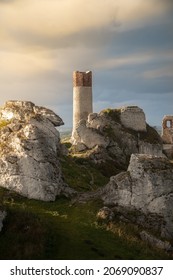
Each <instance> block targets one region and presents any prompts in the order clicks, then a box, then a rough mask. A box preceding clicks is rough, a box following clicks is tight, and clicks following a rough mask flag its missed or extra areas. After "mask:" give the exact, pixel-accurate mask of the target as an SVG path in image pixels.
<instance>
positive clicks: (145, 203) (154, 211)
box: [102, 154, 173, 238]
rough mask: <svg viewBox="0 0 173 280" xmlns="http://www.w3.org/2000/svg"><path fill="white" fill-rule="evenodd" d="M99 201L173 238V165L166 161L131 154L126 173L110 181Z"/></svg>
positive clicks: (127, 217)
mask: <svg viewBox="0 0 173 280" xmlns="http://www.w3.org/2000/svg"><path fill="white" fill-rule="evenodd" d="M102 198H103V200H104V202H105V204H106V205H113V206H115V207H118V211H119V212H120V213H121V215H124V217H126V219H129V220H131V221H132V222H135V223H138V224H141V225H142V226H144V227H146V228H147V227H148V228H152V229H153V230H155V231H157V233H158V234H159V233H160V235H161V236H162V237H164V238H173V207H172V205H173V164H172V163H171V162H170V161H169V160H168V159H167V158H163V157H154V156H150V155H144V154H132V156H131V159H130V164H129V167H128V170H127V171H126V172H122V173H120V174H118V175H116V176H112V177H111V178H110V182H109V183H108V184H107V186H106V187H105V189H104V192H103V195H102Z"/></svg>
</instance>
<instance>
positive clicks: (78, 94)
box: [73, 71, 93, 134]
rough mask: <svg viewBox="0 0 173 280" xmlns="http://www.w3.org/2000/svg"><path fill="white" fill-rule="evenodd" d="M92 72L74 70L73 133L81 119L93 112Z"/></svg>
mask: <svg viewBox="0 0 173 280" xmlns="http://www.w3.org/2000/svg"><path fill="white" fill-rule="evenodd" d="M92 111H93V108H92V72H91V71H88V72H79V71H75V72H73V134H74V132H75V129H76V127H77V124H78V122H79V121H80V120H82V119H84V120H87V118H88V115H89V114H90V113H92Z"/></svg>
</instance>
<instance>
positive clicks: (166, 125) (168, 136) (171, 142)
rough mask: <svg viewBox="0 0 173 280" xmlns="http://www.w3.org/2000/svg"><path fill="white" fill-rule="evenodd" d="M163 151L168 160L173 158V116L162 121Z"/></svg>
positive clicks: (165, 117)
mask: <svg viewBox="0 0 173 280" xmlns="http://www.w3.org/2000/svg"><path fill="white" fill-rule="evenodd" d="M162 140H163V150H164V152H165V154H166V155H167V157H168V158H170V159H172V158H173V116H164V118H163V120H162Z"/></svg>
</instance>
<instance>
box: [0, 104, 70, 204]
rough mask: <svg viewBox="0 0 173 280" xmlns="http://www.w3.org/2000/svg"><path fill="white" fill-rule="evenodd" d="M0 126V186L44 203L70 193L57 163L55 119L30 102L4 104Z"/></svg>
mask: <svg viewBox="0 0 173 280" xmlns="http://www.w3.org/2000/svg"><path fill="white" fill-rule="evenodd" d="M0 124H1V125H0V148H1V149H0V186H2V187H4V188H7V189H10V190H14V191H16V192H18V193H19V194H21V195H23V196H26V197H28V198H34V199H40V200H45V201H49V200H55V197H56V195H60V194H61V193H66V194H68V192H71V190H70V189H69V188H68V187H67V186H66V185H65V184H64V182H63V179H62V172H61V166H60V163H59V159H58V158H59V155H60V153H61V144H60V136H59V132H58V131H57V130H56V128H55V126H57V125H61V124H63V121H62V120H61V118H60V117H59V116H57V115H56V114H55V113H53V112H52V111H51V110H48V109H46V108H43V107H41V108H40V107H38V106H35V105H34V104H33V103H32V102H23V101H8V102H6V103H5V105H4V106H3V107H2V108H1V109H0Z"/></svg>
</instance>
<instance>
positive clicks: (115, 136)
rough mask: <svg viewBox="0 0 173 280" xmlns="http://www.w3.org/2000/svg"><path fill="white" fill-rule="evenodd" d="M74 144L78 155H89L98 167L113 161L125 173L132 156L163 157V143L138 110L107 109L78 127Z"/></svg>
mask: <svg viewBox="0 0 173 280" xmlns="http://www.w3.org/2000/svg"><path fill="white" fill-rule="evenodd" d="M71 142H72V144H73V147H74V148H75V149H76V151H77V152H78V151H79V152H80V151H86V152H87V154H88V155H89V156H90V158H91V159H92V160H93V161H94V162H95V163H102V162H105V161H112V164H114V165H116V166H117V167H118V168H119V169H121V170H122V169H124V170H125V169H126V168H127V166H128V163H129V160H130V156H131V154H132V153H141V154H142V153H143V154H150V155H155V156H163V153H162V148H163V147H162V146H163V145H162V139H161V137H160V136H159V134H158V133H157V131H156V130H155V129H154V128H152V127H150V126H149V125H148V124H147V123H146V120H145V114H144V112H143V110H142V109H141V108H139V107H137V106H127V107H121V108H115V109H106V110H103V111H101V112H100V113H98V114H97V113H92V114H89V115H88V119H87V121H85V120H81V121H80V122H79V123H78V125H77V126H76V130H75V133H73V136H72V138H71Z"/></svg>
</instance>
